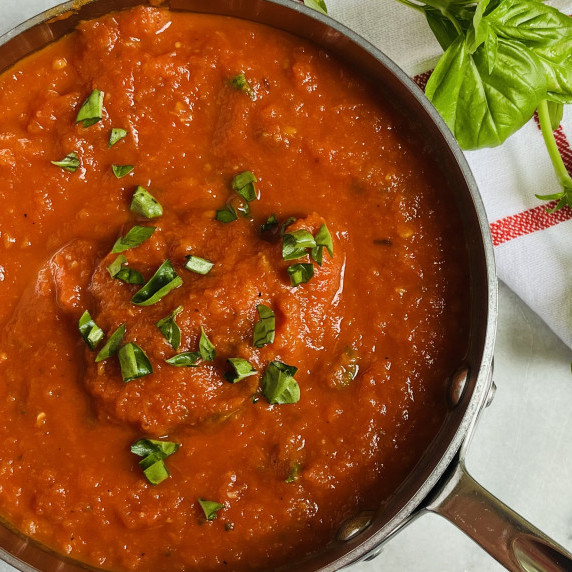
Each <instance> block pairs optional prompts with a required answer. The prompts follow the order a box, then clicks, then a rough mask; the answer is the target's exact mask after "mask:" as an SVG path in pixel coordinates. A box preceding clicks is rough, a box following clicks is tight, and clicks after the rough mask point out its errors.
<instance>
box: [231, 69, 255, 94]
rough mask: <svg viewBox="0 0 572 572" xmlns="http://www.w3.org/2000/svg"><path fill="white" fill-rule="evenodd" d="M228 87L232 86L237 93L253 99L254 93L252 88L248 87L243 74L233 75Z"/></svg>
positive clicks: (248, 84)
mask: <svg viewBox="0 0 572 572" xmlns="http://www.w3.org/2000/svg"><path fill="white" fill-rule="evenodd" d="M230 85H232V87H234V89H236V90H238V91H242V93H244V94H246V95H248V97H250V99H252V100H253V99H254V97H255V96H254V91H253V90H252V87H250V83H248V80H247V79H246V76H245V75H244V73H243V72H241V73H239V74H237V75H235V76H234V77H233V78H231V79H230Z"/></svg>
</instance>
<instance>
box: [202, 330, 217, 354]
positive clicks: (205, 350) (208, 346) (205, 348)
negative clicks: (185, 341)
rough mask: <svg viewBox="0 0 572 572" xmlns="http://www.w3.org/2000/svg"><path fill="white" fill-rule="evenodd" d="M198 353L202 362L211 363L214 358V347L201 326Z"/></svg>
mask: <svg viewBox="0 0 572 572" xmlns="http://www.w3.org/2000/svg"><path fill="white" fill-rule="evenodd" d="M199 352H200V354H201V357H202V358H203V361H213V360H214V359H215V357H216V350H215V347H214V346H213V345H212V343H211V341H210V340H209V338H208V336H207V335H206V334H205V330H204V328H203V327H202V326H201V337H200V339H199Z"/></svg>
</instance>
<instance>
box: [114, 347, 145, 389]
mask: <svg viewBox="0 0 572 572" xmlns="http://www.w3.org/2000/svg"><path fill="white" fill-rule="evenodd" d="M117 355H118V357H119V365H120V366H121V377H122V378H123V382H124V383H127V382H129V381H133V380H134V379H137V378H139V377H143V376H145V375H149V374H150V373H153V367H152V366H151V362H150V361H149V358H148V357H147V355H146V354H145V352H144V351H143V350H142V349H141V348H140V347H139V346H138V345H137V344H135V343H133V342H130V343H128V344H125V345H124V346H121V347H120V348H119V351H118V353H117Z"/></svg>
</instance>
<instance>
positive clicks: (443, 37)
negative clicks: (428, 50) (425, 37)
mask: <svg viewBox="0 0 572 572" xmlns="http://www.w3.org/2000/svg"><path fill="white" fill-rule="evenodd" d="M424 11H425V18H426V19H427V23H428V24H429V27H430V28H431V31H432V32H433V34H434V35H435V38H437V41H438V42H439V45H440V46H441V48H443V51H445V50H446V49H447V48H448V47H449V46H450V45H451V44H452V43H453V42H454V41H455V39H456V38H457V36H458V35H459V33H458V32H457V30H456V29H455V26H454V25H453V22H451V20H449V18H447V16H444V15H443V13H442V12H441V10H437V9H435V8H429V7H427V8H425V9H424Z"/></svg>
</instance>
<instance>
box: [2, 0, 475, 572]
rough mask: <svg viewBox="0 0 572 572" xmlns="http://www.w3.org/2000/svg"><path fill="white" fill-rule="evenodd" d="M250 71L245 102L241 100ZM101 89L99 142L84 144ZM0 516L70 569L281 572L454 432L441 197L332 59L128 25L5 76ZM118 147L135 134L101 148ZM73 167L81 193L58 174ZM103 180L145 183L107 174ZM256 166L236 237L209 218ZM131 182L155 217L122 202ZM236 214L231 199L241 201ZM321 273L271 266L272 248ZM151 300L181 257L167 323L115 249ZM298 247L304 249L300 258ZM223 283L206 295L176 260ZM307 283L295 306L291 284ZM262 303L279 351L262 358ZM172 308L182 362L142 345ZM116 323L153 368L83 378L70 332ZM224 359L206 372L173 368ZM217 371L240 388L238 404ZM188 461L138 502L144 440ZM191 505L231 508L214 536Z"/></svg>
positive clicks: (447, 250) (82, 357)
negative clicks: (136, 234) (290, 393)
mask: <svg viewBox="0 0 572 572" xmlns="http://www.w3.org/2000/svg"><path fill="white" fill-rule="evenodd" d="M241 73H242V74H244V78H245V79H246V80H247V82H248V85H249V88H250V90H246V91H245V90H241V89H237V86H236V85H233V82H232V78H236V77H237V76H238V75H239V74H241ZM93 90H100V91H101V92H103V94H104V99H103V113H102V119H101V120H100V121H98V122H96V123H95V124H93V125H91V126H88V127H85V126H83V125H82V124H81V123H77V124H76V123H75V120H76V116H77V114H78V110H79V109H80V108H81V107H82V104H83V102H84V101H85V99H86V98H87V97H88V96H89V94H90V93H92V92H93ZM0 109H2V124H1V127H0V180H1V181H2V183H1V184H0V209H1V211H2V213H3V217H2V219H1V220H0V251H1V257H0V301H1V304H0V324H1V326H2V327H1V334H0V380H1V381H0V513H1V514H2V515H3V517H4V519H5V520H6V521H7V522H9V523H11V524H12V525H13V526H15V527H16V528H17V529H19V530H21V531H22V532H23V533H24V534H26V535H29V536H30V537H32V538H34V539H36V540H38V541H39V542H41V543H43V544H45V545H46V546H48V547H50V548H52V549H54V550H56V551H58V552H60V553H62V554H64V555H68V556H69V557H71V558H74V559H78V560H80V561H83V562H86V563H88V564H91V565H93V566H98V567H102V568H104V569H112V570H138V571H154V572H160V571H177V570H214V569H221V568H226V569H228V570H235V571H240V570H256V569H260V570H269V569H272V567H275V566H279V565H282V564H284V563H293V562H295V561H296V560H298V559H300V558H302V557H303V556H304V555H306V554H308V553H310V552H312V551H315V550H317V549H319V548H320V547H323V546H324V545H326V544H327V543H328V542H329V541H331V540H332V539H333V538H334V535H335V532H336V530H337V529H338V527H339V526H340V524H341V523H342V522H343V521H344V520H345V519H346V518H348V517H350V516H352V515H354V514H356V513H357V512H359V511H360V510H365V509H376V508H377V507H378V506H379V505H380V503H381V502H383V501H384V500H385V499H387V498H388V497H390V496H391V495H392V494H393V493H394V492H395V490H396V488H397V487H398V485H399V484H400V483H401V482H402V481H403V480H404V479H405V477H406V476H407V475H408V474H409V473H410V472H411V470H412V469H413V467H414V466H415V464H416V462H417V461H418V460H419V458H420V457H421V455H422V453H423V451H424V450H425V449H426V448H427V446H428V444H429V443H430V441H431V439H432V438H433V437H434V435H435V434H436V432H437V430H438V428H439V426H440V424H441V423H442V420H443V418H444V415H445V412H446V399H445V391H446V380H447V378H448V376H449V375H450V374H451V373H452V371H453V370H454V369H455V368H456V367H457V365H458V364H459V363H460V362H461V360H462V358H463V355H464V351H465V347H466V337H467V333H466V330H465V326H464V324H465V317H466V313H467V299H466V292H467V289H468V288H467V265H466V256H465V251H464V248H465V247H464V244H463V241H462V240H459V237H460V236H462V231H461V229H460V224H459V222H458V220H457V219H456V217H455V213H454V208H453V207H452V205H451V195H450V192H449V191H448V190H447V189H446V183H445V179H444V177H443V175H442V174H441V173H440V172H439V169H438V167H437V166H436V164H435V163H434V161H433V159H432V158H431V155H430V153H429V152H428V151H427V149H426V147H425V144H424V142H423V141H419V140H418V136H417V135H416V133H415V131H414V130H412V129H411V128H410V127H409V126H408V125H407V123H406V121H405V120H404V119H403V118H401V117H399V116H398V115H397V114H396V112H395V111H394V109H393V108H392V107H391V106H390V105H388V104H387V103H385V102H383V101H381V100H380V97H379V95H378V94H376V92H375V90H374V89H373V88H372V87H371V86H370V85H369V84H368V83H367V82H366V81H365V80H363V79H361V78H359V77H357V76H356V75H355V74H354V73H353V72H352V71H350V70H349V69H347V68H346V67H344V66H343V65H342V64H340V62H338V61H336V60H335V59H333V58H332V57H330V56H329V55H328V54H326V53H324V52H323V51H322V50H320V49H318V48H317V47H315V46H313V45H311V44H310V43H307V42H304V41H301V40H300V39H298V38H295V37H293V36H290V35H287V34H285V33H282V32H279V31H277V30H274V29H270V28H267V27H264V26H261V25H257V24H254V23H251V22H246V21H239V20H235V19H232V18H224V17H219V16H208V15H195V14H188V13H171V12H169V11H167V10H163V9H158V8H150V7H137V8H134V9H131V10H128V11H125V12H121V13H114V14H110V15H108V16H106V17H103V18H101V19H98V20H94V21H88V22H84V23H82V24H81V25H80V26H79V27H78V29H77V30H76V31H75V32H74V33H72V34H71V35H70V36H68V37H66V38H64V39H62V40H59V41H57V42H56V43H54V44H52V45H50V46H48V47H47V48H45V49H43V50H42V51H40V52H39V53H36V54H34V55H32V56H31V57H29V58H27V59H25V60H24V61H22V62H20V63H19V64H17V65H16V66H15V67H14V68H12V69H10V70H9V71H7V72H5V73H4V74H3V75H2V76H1V77H0ZM112 128H121V129H124V130H125V131H127V135H126V136H125V137H124V138H123V139H121V140H120V141H118V142H117V143H115V144H114V145H113V146H111V147H109V145H108V140H109V134H110V131H111V129H112ZM72 152H74V153H75V154H76V155H77V157H78V159H79V162H80V165H79V167H78V168H77V170H76V171H75V172H70V171H68V170H66V169H62V168H60V167H58V166H56V165H54V164H52V163H51V161H59V160H61V159H62V157H65V156H66V155H68V154H69V153H72ZM112 165H133V166H134V169H133V170H132V171H131V172H130V173H129V174H127V175H126V176H124V177H122V178H116V177H115V176H114V174H113V172H112ZM244 171H251V172H252V173H254V175H255V176H256V178H257V182H256V190H257V193H258V195H259V197H258V198H257V199H256V200H253V201H251V202H250V203H249V206H250V211H251V212H250V216H244V217H243V216H241V214H238V218H237V220H235V221H233V222H229V223H224V222H220V221H218V220H216V218H215V217H216V212H217V210H220V209H222V208H223V207H224V206H225V205H226V204H228V202H229V201H230V202H231V203H232V204H233V205H235V206H236V205H239V206H240V204H241V203H240V198H239V197H238V194H237V193H236V192H234V191H233V189H232V182H233V178H234V177H235V176H236V175H237V174H238V173H242V172H244ZM138 185H141V186H142V187H144V188H145V189H147V190H148V191H149V192H150V193H151V194H152V195H153V196H154V197H155V198H156V199H157V201H158V202H159V203H160V204H161V205H162V207H163V214H162V216H160V217H157V218H154V219H152V220H147V219H145V218H144V217H141V216H139V215H136V214H134V213H133V212H132V211H130V209H129V205H130V202H131V199H132V196H133V193H134V190H135V188H136V187H137V186H138ZM237 199H238V202H237ZM273 214H274V215H276V218H277V220H278V222H279V225H281V224H282V223H284V222H285V221H287V219H289V218H290V217H293V218H294V219H295V221H294V222H292V223H291V224H289V225H288V226H286V227H285V230H284V232H285V233H293V232H295V231H297V230H307V231H309V232H310V233H311V234H312V235H313V236H315V235H316V233H317V232H318V230H319V229H320V228H321V227H322V225H324V224H325V225H326V226H327V229H328V230H329V232H330V234H331V237H332V246H333V256H330V255H329V253H328V252H327V251H326V250H325V249H324V251H323V261H322V265H321V266H320V265H318V264H317V263H315V262H313V261H312V260H311V259H310V258H309V257H308V256H307V255H306V256H305V257H304V258H303V259H300V260H293V261H292V260H283V257H282V239H281V236H280V232H279V227H278V228H274V230H273V232H261V230H260V227H261V225H263V224H264V223H265V222H266V221H267V219H268V218H269V217H271V215H273ZM134 225H140V226H155V227H156V230H155V232H154V233H153V235H152V236H151V238H149V239H148V240H146V241H145V242H143V243H142V244H141V245H140V246H137V247H134V248H131V249H128V250H126V251H125V252H123V255H124V256H125V257H126V259H127V261H128V263H129V268H132V269H135V270H137V271H138V272H140V273H141V274H142V276H143V277H144V280H145V281H147V280H149V278H150V277H151V276H152V275H153V273H154V272H155V271H156V270H157V268H158V267H159V266H160V265H161V264H162V263H163V262H164V261H165V260H167V259H168V260H170V261H171V262H172V265H173V267H174V269H175V271H176V272H177V274H178V275H179V276H180V277H181V278H182V281H183V283H182V285H181V286H179V287H178V288H175V289H173V290H171V291H170V292H168V293H167V294H166V295H165V296H164V297H162V298H161V299H160V300H159V301H158V302H157V303H156V304H153V305H149V306H138V305H135V304H133V303H132V302H131V299H132V297H133V295H134V294H135V293H136V292H137V291H138V290H139V289H140V288H141V284H139V285H134V284H128V283H125V282H123V281H121V280H118V279H117V278H113V277H112V276H111V275H110V272H109V271H108V269H107V267H108V266H109V265H110V264H112V262H113V261H114V260H115V259H116V258H117V256H118V254H116V253H115V254H114V253H112V252H111V250H112V248H113V246H114V244H115V242H116V240H117V239H118V238H119V237H121V236H125V234H126V233H127V231H128V230H129V229H130V228H131V227H133V226H134ZM306 252H308V251H306ZM191 254H192V255H195V256H198V257H201V258H204V259H206V260H208V261H211V262H212V263H213V264H214V266H213V268H212V270H211V271H210V272H208V273H207V274H204V275H201V274H197V273H194V272H191V271H189V270H187V269H185V268H184V265H185V262H186V256H188V255H191ZM299 262H303V263H306V264H310V265H311V266H312V270H313V272H314V276H313V277H312V278H311V279H310V280H309V281H307V282H305V283H302V284H300V285H298V286H293V285H292V283H291V281H290V278H289V275H288V271H287V269H288V267H289V266H291V265H293V264H295V263H299ZM260 304H263V305H265V306H267V307H269V308H271V309H272V311H273V313H274V315H275V328H276V332H275V339H274V342H273V343H270V344H266V345H264V346H263V347H261V348H256V347H253V342H252V340H253V329H254V326H255V324H256V323H257V321H258V320H259V316H258V314H257V306H258V305H260ZM178 306H181V307H182V311H181V312H180V313H179V314H178V316H177V318H176V321H177V324H178V326H179V328H180V330H181V343H180V347H179V348H178V350H177V351H175V350H174V348H173V347H172V345H171V344H170V343H169V341H168V340H167V339H166V338H165V337H164V336H163V335H162V334H161V332H160V331H159V330H158V328H157V327H156V325H155V324H156V323H157V321H159V320H161V319H162V318H165V317H166V316H167V315H169V314H170V313H171V312H173V311H174V310H175V309H176V308H177V307H178ZM86 310H87V311H89V313H90V315H91V317H92V319H93V320H94V321H95V323H96V324H97V325H98V326H99V327H100V328H101V329H102V330H103V332H104V333H105V335H106V338H105V339H106V340H107V338H108V336H109V335H110V334H111V333H112V332H113V331H114V330H115V329H116V328H118V327H119V326H120V324H123V323H124V324H125V325H126V334H125V337H124V338H123V341H122V344H127V343H129V342H134V343H136V344H137V345H138V346H139V347H141V348H142V349H143V350H144V352H145V354H146V355H147V357H148V359H149V361H150V363H151V364H152V367H153V373H151V374H149V375H145V376H143V377H139V378H137V379H134V380H133V381H129V382H127V383H125V382H123V380H122V372H121V368H120V364H119V360H118V357H117V355H114V356H112V357H110V358H109V359H106V360H104V361H100V362H97V363H96V362H95V359H94V358H95V356H96V355H97V352H98V351H99V350H100V349H101V347H102V344H103V343H104V342H102V343H101V344H100V345H99V346H98V347H97V349H96V350H95V351H91V350H90V349H89V348H88V347H87V345H86V343H85V342H84V340H83V339H82V336H81V335H80V332H79V330H78V320H79V319H80V317H81V316H82V314H83V313H84V312H85V311H86ZM201 327H202V328H203V329H204V332H205V334H206V335H207V336H208V339H209V340H210V341H211V342H212V344H213V345H214V347H215V349H216V358H215V359H214V361H205V360H199V361H198V364H197V366H196V367H174V366H172V365H169V364H167V363H166V361H165V360H167V359H169V358H170V357H172V356H173V355H175V354H176V353H181V352H194V351H197V348H198V345H199V343H200V336H201ZM228 358H242V359H244V360H248V362H249V363H250V364H251V366H252V367H253V368H254V369H255V370H256V372H257V373H256V374H255V375H251V376H249V377H246V378H245V379H243V380H241V381H239V382H237V383H229V382H228V381H227V380H226V379H225V378H224V373H225V372H227V371H228V370H229V364H228V362H227V361H226V360H227V359H228ZM272 361H279V362H282V363H284V364H288V365H292V366H295V367H297V368H298V371H297V373H296V374H295V376H294V377H295V380H296V381H297V383H298V386H299V390H300V399H299V401H297V402H295V403H285V404H271V403H269V401H268V399H266V398H265V396H264V395H262V394H261V390H260V385H261V379H262V377H263V374H264V372H265V371H266V368H267V367H268V364H269V363H270V362H272ZM142 438H151V439H156V440H163V441H170V442H174V443H178V444H179V445H180V447H179V449H178V451H176V452H175V453H174V454H172V455H171V456H169V457H168V458H166V459H165V460H164V464H165V466H166V467H167V469H168V471H169V472H170V476H169V477H168V478H167V479H166V480H164V481H163V482H160V483H159V484H157V485H153V484H151V483H150V482H149V481H148V480H147V479H146V478H145V475H144V474H143V471H142V468H141V467H140V466H139V464H138V463H139V461H140V460H141V458H140V457H138V456H136V455H134V454H133V453H131V452H130V446H131V445H132V444H133V443H134V442H136V441H137V440H139V439H142ZM199 499H206V500H209V501H213V502H216V503H218V504H220V505H222V508H221V507H219V508H218V510H217V511H216V514H215V516H216V518H213V519H212V520H208V519H207V515H206V513H204V512H203V510H202V508H201V506H200V504H199Z"/></svg>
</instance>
